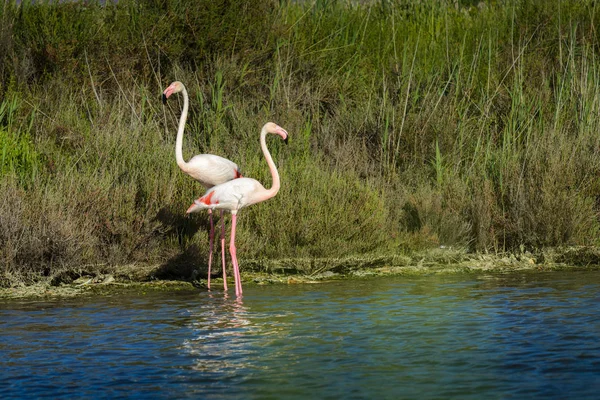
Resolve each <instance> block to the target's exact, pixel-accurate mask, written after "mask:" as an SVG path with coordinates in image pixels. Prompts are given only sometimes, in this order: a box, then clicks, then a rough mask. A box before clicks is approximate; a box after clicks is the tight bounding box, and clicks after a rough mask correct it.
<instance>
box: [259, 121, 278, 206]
mask: <svg viewBox="0 0 600 400" xmlns="http://www.w3.org/2000/svg"><path fill="white" fill-rule="evenodd" d="M267 133H268V132H267V129H266V128H264V127H263V129H262V131H261V132H260V148H261V149H262V152H263V154H264V155H265V158H266V159H267V164H268V165H269V170H270V171H271V176H272V177H273V185H271V188H270V189H267V190H266V192H265V196H264V199H263V200H266V199H270V198H271V197H273V196H275V195H276V194H277V192H279V188H280V187H281V183H280V181H279V172H277V167H275V162H273V157H271V153H270V152H269V149H268V148H267V140H266V138H267Z"/></svg>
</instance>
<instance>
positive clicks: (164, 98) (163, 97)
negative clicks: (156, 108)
mask: <svg viewBox="0 0 600 400" xmlns="http://www.w3.org/2000/svg"><path fill="white" fill-rule="evenodd" d="M162 102H163V104H167V96H165V94H164V93H163V94H162Z"/></svg>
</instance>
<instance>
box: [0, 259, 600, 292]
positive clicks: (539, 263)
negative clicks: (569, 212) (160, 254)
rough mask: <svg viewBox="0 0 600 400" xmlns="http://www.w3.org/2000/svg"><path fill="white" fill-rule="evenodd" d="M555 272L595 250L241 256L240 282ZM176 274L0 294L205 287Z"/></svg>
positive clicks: (588, 263)
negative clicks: (335, 256)
mask: <svg viewBox="0 0 600 400" xmlns="http://www.w3.org/2000/svg"><path fill="white" fill-rule="evenodd" d="M558 270H560V271H564V270H600V248H590V247H571V248H566V249H551V250H544V251H540V252H537V253H530V252H523V253H520V254H473V253H467V252H465V251H463V250H456V249H434V250H429V251H427V252H421V253H416V254H412V255H383V256H362V257H348V258H344V259H281V260H244V263H243V266H242V279H243V282H244V284H245V285H251V284H255V285H265V284H302V283H319V282H323V281H328V280H335V279H352V278H362V277H374V276H389V275H403V274H404V275H427V274H456V273H479V272H486V273H508V272H515V271H523V272H531V273H535V272H536V271H558ZM216 272H217V274H216V275H215V276H214V277H213V279H212V283H213V288H214V289H216V290H220V289H221V288H222V279H221V278H219V277H218V274H219V271H218V270H217V271H216ZM179 273H181V271H179ZM177 274H178V273H177V272H172V274H171V275H172V276H169V274H165V271H164V268H163V266H160V265H125V266H114V267H103V268H98V267H95V268H81V269H79V270H78V271H63V272H62V273H61V274H57V275H56V276H53V277H49V278H48V280H47V281H45V282H39V283H37V284H35V285H29V286H25V285H22V286H15V287H11V288H0V298H3V299H18V298H55V297H73V296H82V295H108V294H118V293H120V292H130V291H136V292H146V291H157V290H163V291H176V290H206V276H202V272H200V273H198V272H196V271H193V270H191V273H190V274H188V275H187V276H185V275H181V276H177ZM230 279H232V278H231V277H230ZM231 283H232V282H230V284H231Z"/></svg>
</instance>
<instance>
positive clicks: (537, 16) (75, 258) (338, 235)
mask: <svg viewBox="0 0 600 400" xmlns="http://www.w3.org/2000/svg"><path fill="white" fill-rule="evenodd" d="M599 19H600V12H599V10H598V6H597V5H596V3H595V2H593V1H591V0H590V1H575V0H572V1H570V0H567V1H561V2H547V1H543V0H520V1H518V0H514V1H513V0H511V1H504V2H494V1H490V2H473V1H466V0H465V1H459V2H456V1H444V0H431V1H427V2H412V1H404V0H396V1H382V2H344V1H321V0H317V1H311V2H279V3H274V2H272V1H269V0H264V1H249V0H248V1H238V2H233V3H232V2H227V1H225V0H223V1H212V0H211V1H208V0H206V1H198V2H193V3H189V2H182V1H178V0H164V1H161V2H149V1H142V2H134V1H127V0H126V1H119V2H107V3H106V4H101V3H94V2H86V3H79V2H64V3H61V2H58V3H57V2H27V1H25V2H21V3H20V4H17V3H16V2H14V1H13V2H10V1H9V2H4V4H3V6H2V7H0V79H1V81H2V85H1V86H0V160H1V164H0V197H1V198H2V199H1V200H2V201H1V202H0V204H1V206H0V271H1V272H0V285H4V286H12V285H17V284H20V283H32V282H35V281H38V280H43V279H52V278H53V277H56V276H77V275H78V274H82V273H84V272H85V271H91V270H93V271H111V270H114V269H115V268H118V266H119V265H124V264H132V263H134V264H135V263H138V264H158V265H161V266H163V267H164V268H162V270H163V271H165V276H187V275H188V274H189V272H190V268H192V267H198V266H202V267H203V266H204V265H205V257H206V255H205V252H206V251H205V249H207V247H208V238H207V230H206V228H207V226H206V225H207V221H206V217H205V216H204V215H201V214H198V215H195V216H194V217H191V218H186V217H184V215H183V214H184V211H185V209H186V208H187V206H189V204H190V203H191V201H192V200H193V199H194V198H196V197H199V196H200V195H201V194H202V192H203V189H202V188H201V187H200V186H199V185H198V184H197V183H195V182H194V181H192V180H191V179H190V178H189V177H187V176H185V175H184V174H182V173H181V172H180V171H179V170H178V167H177V165H176V163H175V161H174V154H173V153H174V143H175V133H176V129H177V128H176V127H177V120H178V117H179V113H180V110H181V104H180V103H179V102H178V101H179V100H176V101H172V102H169V104H168V106H167V107H163V106H162V104H161V103H160V101H159V95H160V93H161V92H162V90H163V89H164V88H165V87H166V86H167V85H168V84H169V83H170V82H171V81H174V80H181V81H183V82H184V83H185V84H186V86H187V87H188V91H189V92H190V97H191V105H190V115H189V119H188V124H187V128H186V133H185V135H184V157H186V158H187V157H190V156H191V155H193V154H198V153H205V152H206V153H214V154H219V155H222V156H225V157H227V158H230V159H232V160H234V161H235V162H237V163H238V164H239V165H240V166H241V167H242V171H243V174H244V175H245V176H250V177H253V178H256V179H258V180H260V181H261V182H263V183H264V184H265V185H266V186H268V185H270V176H269V174H268V170H267V167H266V163H265V162H264V160H263V158H262V154H261V152H260V149H259V145H258V134H259V129H260V127H261V126H262V125H263V124H264V122H266V121H268V120H273V121H276V122H277V123H278V124H280V125H282V126H284V127H285V128H286V129H287V130H288V132H290V135H291V137H290V140H291V141H290V145H289V146H287V147H284V146H283V145H282V144H280V143H278V142H277V141H275V142H273V143H269V145H270V147H271V149H272V153H273V156H274V159H275V161H276V163H277V165H278V167H279V171H280V174H281V177H282V182H283V186H282V189H281V191H280V193H279V194H278V196H277V197H275V198H274V199H272V200H270V201H269V202H266V203H264V204H260V205H257V206H255V207H253V208H250V209H248V210H244V212H242V213H240V224H239V233H238V239H239V240H238V253H239V254H240V255H242V254H243V257H242V259H244V258H246V259H254V260H259V261H258V262H259V263H260V260H261V259H263V260H264V259H289V258H302V259H310V258H326V257H332V258H339V257H344V256H348V255H353V256H355V255H356V256H360V255H365V254H392V255H395V254H396V255H397V254H403V253H409V252H411V251H414V250H421V249H425V248H430V247H438V246H440V245H445V246H454V247H459V248H467V249H470V250H472V251H492V252H503V251H522V249H529V250H534V249H541V248H545V247H556V246H565V245H590V246H597V245H600V243H599V242H600V235H599V229H600V219H599V214H598V213H599V211H600V202H599V201H598V199H599V193H600V179H598V176H600V175H599V174H600V154H599V153H600V135H598V132H599V128H600V116H599V114H598V111H597V110H598V106H599V102H600V99H599V96H600V95H599V93H600V68H599V65H600V64H599V61H600V58H599V56H600V54H599V53H598V48H600V47H599V43H598V38H597V35H596V31H597V24H596V23H597V22H598V20H599ZM254 264H256V263H253V264H252V265H254ZM182 266H184V267H182ZM185 266H189V268H187V267H185ZM243 268H244V265H243V262H242V269H243Z"/></svg>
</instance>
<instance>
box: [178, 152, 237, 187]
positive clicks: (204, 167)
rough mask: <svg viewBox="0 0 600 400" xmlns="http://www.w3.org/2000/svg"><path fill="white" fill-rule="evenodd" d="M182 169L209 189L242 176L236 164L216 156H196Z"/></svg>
mask: <svg viewBox="0 0 600 400" xmlns="http://www.w3.org/2000/svg"><path fill="white" fill-rule="evenodd" d="M181 169H182V170H183V172H185V173H186V174H188V175H189V176H191V177H192V178H194V179H195V180H197V181H198V182H200V184H201V185H202V186H204V187H205V188H207V189H209V188H211V187H213V186H215V185H220V184H222V183H225V182H227V181H230V180H232V179H236V178H240V177H241V176H242V174H241V173H240V170H239V168H238V166H237V164H236V163H234V162H233V161H230V160H228V159H226V158H223V157H220V156H216V155H214V154H199V155H196V156H194V157H192V158H190V160H189V161H188V162H187V163H186V165H185V166H184V167H182V168H181Z"/></svg>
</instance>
